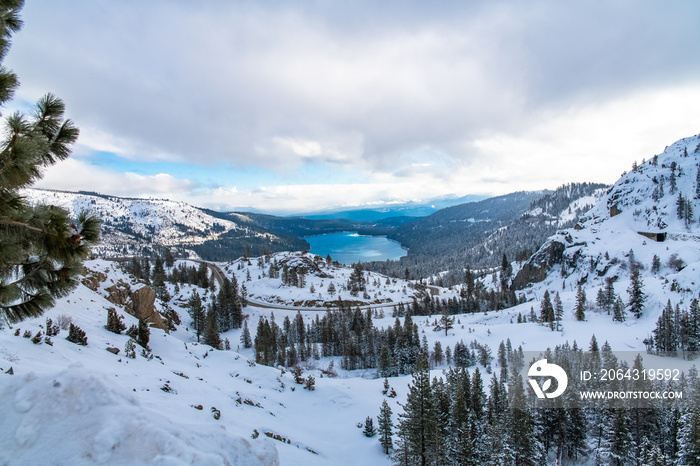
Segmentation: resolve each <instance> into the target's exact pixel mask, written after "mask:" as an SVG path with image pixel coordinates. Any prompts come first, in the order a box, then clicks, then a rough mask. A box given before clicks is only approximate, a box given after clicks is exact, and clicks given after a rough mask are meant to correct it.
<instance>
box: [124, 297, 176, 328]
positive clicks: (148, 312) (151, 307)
mask: <svg viewBox="0 0 700 466" xmlns="http://www.w3.org/2000/svg"><path fill="white" fill-rule="evenodd" d="M130 298H131V299H130V301H129V302H128V303H126V307H125V308H124V309H125V310H126V312H128V313H129V314H131V315H132V316H134V317H136V318H137V319H142V320H144V321H145V322H146V323H147V324H150V326H151V327H156V328H159V329H161V330H167V329H168V325H167V324H166V322H165V321H164V320H163V317H161V315H160V314H159V313H158V312H157V311H156V294H155V292H154V291H153V290H152V289H151V287H150V286H144V287H142V288H139V289H138V290H136V291H134V292H133V293H131V297H130Z"/></svg>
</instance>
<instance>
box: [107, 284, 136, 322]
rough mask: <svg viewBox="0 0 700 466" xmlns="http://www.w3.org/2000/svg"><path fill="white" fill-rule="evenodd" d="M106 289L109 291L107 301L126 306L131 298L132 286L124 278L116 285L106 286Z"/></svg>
mask: <svg viewBox="0 0 700 466" xmlns="http://www.w3.org/2000/svg"><path fill="white" fill-rule="evenodd" d="M105 291H106V292H107V293H109V294H108V295H107V296H106V298H107V301H109V302H110V303H114V304H118V305H120V306H125V305H126V304H127V303H128V302H129V298H131V286H129V284H128V283H126V282H125V281H124V280H119V281H118V282H117V283H115V284H114V285H112V286H110V287H108V288H105ZM129 314H131V313H129ZM132 315H133V314H132Z"/></svg>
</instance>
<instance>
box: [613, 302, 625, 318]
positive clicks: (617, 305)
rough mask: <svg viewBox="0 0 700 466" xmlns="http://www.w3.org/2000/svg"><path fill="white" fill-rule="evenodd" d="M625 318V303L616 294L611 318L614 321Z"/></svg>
mask: <svg viewBox="0 0 700 466" xmlns="http://www.w3.org/2000/svg"><path fill="white" fill-rule="evenodd" d="M625 318H626V317H625V303H623V302H622V298H620V297H619V296H618V297H617V299H616V300H615V302H614V303H613V320H614V321H615V322H624V321H625Z"/></svg>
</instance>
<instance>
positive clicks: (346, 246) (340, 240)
mask: <svg viewBox="0 0 700 466" xmlns="http://www.w3.org/2000/svg"><path fill="white" fill-rule="evenodd" d="M304 239H305V240H306V241H307V242H308V243H309V244H310V245H311V253H313V254H318V255H319V256H322V257H326V256H327V255H328V254H330V256H331V258H332V259H333V260H336V261H338V262H340V263H341V264H347V265H351V264H355V263H357V262H358V261H359V262H368V261H384V260H387V259H392V260H397V259H399V258H400V257H403V256H405V255H406V254H407V252H408V251H407V250H406V249H404V248H403V247H401V245H400V244H399V243H397V242H396V241H393V240H390V239H387V238H385V237H384V236H362V235H358V234H357V233H329V234H327V235H317V236H309V237H307V238H304Z"/></svg>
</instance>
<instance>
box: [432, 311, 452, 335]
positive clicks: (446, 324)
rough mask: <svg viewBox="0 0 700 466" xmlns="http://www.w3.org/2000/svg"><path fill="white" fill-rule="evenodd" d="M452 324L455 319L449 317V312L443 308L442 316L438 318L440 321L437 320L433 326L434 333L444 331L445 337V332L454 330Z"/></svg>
mask: <svg viewBox="0 0 700 466" xmlns="http://www.w3.org/2000/svg"><path fill="white" fill-rule="evenodd" d="M454 323H455V319H454V317H452V316H450V310H449V309H448V308H445V309H444V310H443V311H442V315H441V316H440V320H438V323H437V325H436V326H435V331H440V330H444V331H445V336H447V332H448V331H449V330H451V329H452V328H454Z"/></svg>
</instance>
